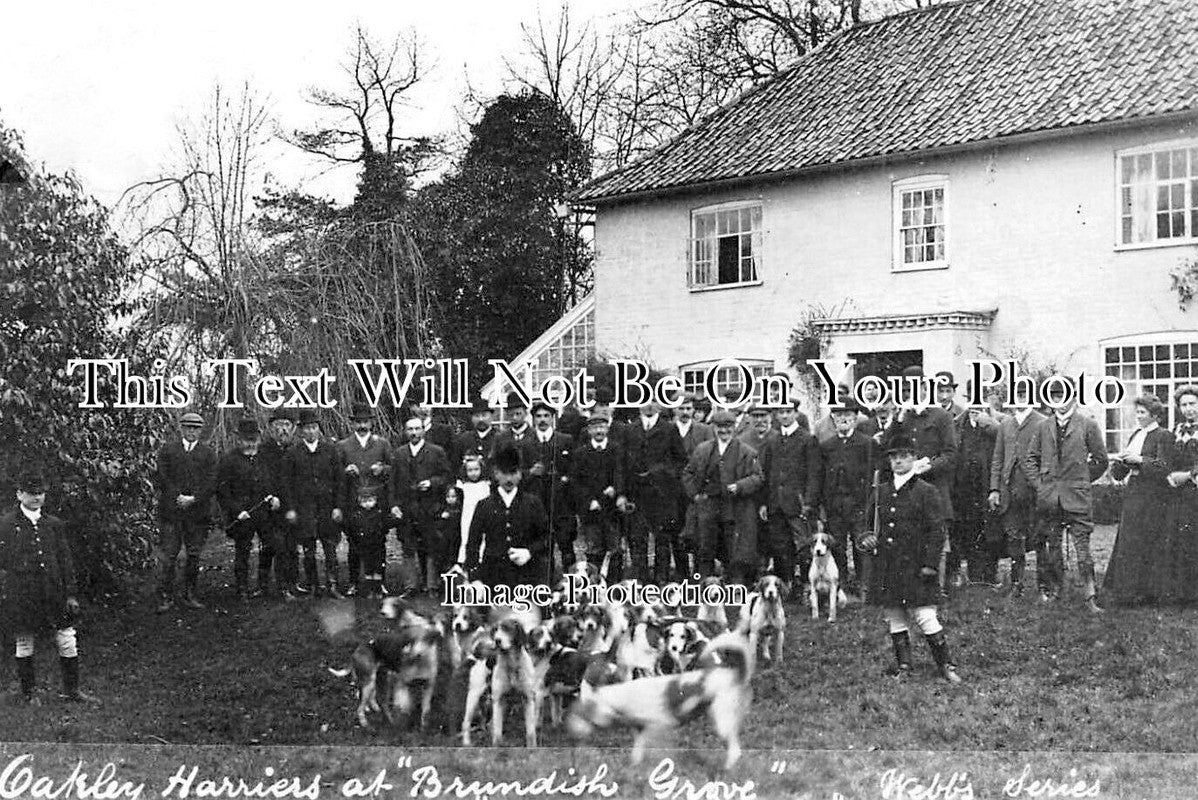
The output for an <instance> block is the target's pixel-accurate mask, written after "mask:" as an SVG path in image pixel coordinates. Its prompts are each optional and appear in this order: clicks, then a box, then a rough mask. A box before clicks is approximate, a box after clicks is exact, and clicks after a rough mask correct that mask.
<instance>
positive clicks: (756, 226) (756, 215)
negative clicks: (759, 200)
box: [753, 206, 761, 231]
mask: <svg viewBox="0 0 1198 800" xmlns="http://www.w3.org/2000/svg"><path fill="white" fill-rule="evenodd" d="M753 230H755V231H759V230H761V206H753Z"/></svg>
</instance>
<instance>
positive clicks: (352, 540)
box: [345, 533, 363, 586]
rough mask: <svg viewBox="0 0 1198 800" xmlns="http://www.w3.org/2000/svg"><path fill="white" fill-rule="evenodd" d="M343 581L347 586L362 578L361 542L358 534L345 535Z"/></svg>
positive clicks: (354, 584)
mask: <svg viewBox="0 0 1198 800" xmlns="http://www.w3.org/2000/svg"><path fill="white" fill-rule="evenodd" d="M345 541H346V553H345V583H346V585H347V586H357V585H358V581H360V580H361V579H362V563H363V559H362V542H361V538H360V537H358V536H351V535H349V534H348V533H347V534H346V536H345Z"/></svg>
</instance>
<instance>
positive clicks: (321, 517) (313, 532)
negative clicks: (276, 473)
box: [283, 408, 345, 598]
mask: <svg viewBox="0 0 1198 800" xmlns="http://www.w3.org/2000/svg"><path fill="white" fill-rule="evenodd" d="M299 422H300V424H299V431H300V441H298V442H296V443H295V444H294V445H292V447H291V449H290V450H289V451H288V452H287V455H286V457H285V458H284V460H283V476H284V484H285V486H286V492H287V493H286V495H285V496H284V498H283V505H284V506H285V507H286V508H287V515H286V518H287V522H289V523H290V524H291V530H290V534H291V538H290V540H289V542H288V545H287V546H288V548H289V549H290V550H291V552H293V553H294V552H295V548H296V546H299V547H301V548H302V549H303V551H304V580H305V584H304V585H300V584H296V587H295V592H296V593H298V594H309V593H312V594H317V595H318V594H320V584H319V582H318V581H317V574H316V543H317V542H318V541H319V542H320V548H321V550H322V551H323V552H324V565H325V584H326V587H327V589H328V593H329V595H330V596H332V597H337V598H339V597H341V592H340V591H339V590H338V589H337V571H338V570H337V545H338V543H339V541H340V539H341V520H342V512H341V503H342V502H344V499H345V465H344V464H342V463H341V454H340V453H339V452H338V451H337V446H336V445H335V444H333V443H332V442H330V441H328V440H327V439H325V438H323V437H322V436H321V431H320V415H319V414H318V413H317V411H316V409H314V408H305V409H303V410H302V411H300V420H299Z"/></svg>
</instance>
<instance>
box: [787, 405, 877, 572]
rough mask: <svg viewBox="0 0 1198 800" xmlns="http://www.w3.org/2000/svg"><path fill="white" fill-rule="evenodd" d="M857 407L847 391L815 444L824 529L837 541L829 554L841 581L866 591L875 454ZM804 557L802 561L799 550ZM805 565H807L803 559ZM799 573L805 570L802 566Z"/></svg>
mask: <svg viewBox="0 0 1198 800" xmlns="http://www.w3.org/2000/svg"><path fill="white" fill-rule="evenodd" d="M860 412H861V407H860V406H858V404H857V401H855V400H853V399H852V398H851V397H850V398H848V399H845V400H844V402H843V403H841V404H840V405H837V406H833V408H832V420H833V423H834V425H835V429H834V431H835V435H834V436H832V438H830V439H826V440H824V441H823V442H820V444H819V451H820V453H819V454H820V467H819V470H820V481H819V486H818V489H819V498H818V501H817V505H818V506H820V507H821V510H822V511H823V516H824V519H825V521H826V522H827V525H828V533H829V534H830V535H831V536H832V540H833V542H835V544H834V545H833V547H832V556H833V558H835V559H836V566H837V569H839V570H840V574H841V576H842V585H845V586H847V587H849V589H850V590H852V589H854V588H859V589H860V590H861V592H862V594H863V595H867V594H868V592H869V588H868V587H869V574H868V573H869V566H870V560H871V556H870V554H869V553H868V552H865V551H863V550H862V549H861V547H860V546H859V545H860V541H861V539H863V538H864V537H865V536H866V535H867V534H868V532H869V530H870V528H871V527H872V520H871V519H870V518H869V517H867V516H866V512H865V509H866V506H867V505H868V503H869V499H870V495H871V492H872V490H873V485H874V479H875V470H876V468H877V456H876V455H875V454H874V451H875V443H874V440H873V439H871V438H870V437H869V436H866V435H865V434H864V433H862V432H861V430H860V429H859V427H858V425H859V420H860ZM850 542H852V543H855V544H857V545H858V546H857V547H856V548H855V551H854V557H853V562H854V566H855V567H856V573H855V575H852V576H850V574H849V572H848V561H847V554H848V552H849V546H850ZM799 555H800V557H801V560H802V561H804V562H805V561H806V560H807V558H806V557H804V553H803V552H801V551H800V554H799ZM804 566H810V565H808V564H804ZM799 574H800V575H805V574H806V572H804V571H803V570H800V573H799Z"/></svg>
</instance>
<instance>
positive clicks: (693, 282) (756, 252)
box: [686, 199, 765, 292]
mask: <svg viewBox="0 0 1198 800" xmlns="http://www.w3.org/2000/svg"><path fill="white" fill-rule="evenodd" d="M746 210H747V211H749V212H750V222H749V224H750V228H749V230H748V231H743V230H738V234H739V235H742V236H743V235H745V234H746V233H747V234H748V236H749V237H750V249H751V254H750V256H749V258H750V259H751V260H752V261H751V266H750V269H751V270H752V272H751V275H750V277H748V278H746V277H745V276H744V274H743V271H744V265H743V264H737V274H738V276H740V278H741V279H740V280H738V281H729V282H728V283H719V282H718V280H719V270H720V267H719V245H718V244H716V242H718V240H719V238H720V234H719V231H718V219H719V216H718V215H719V214H726V213H728V212H731V211H737V212H740V211H746ZM753 210H756V211H757V225H758V227H757V228H755V229H754V228H753V227H752V224H753V220H752V211H753ZM704 216H711V217H713V222H715V223H716V227H717V230H716V234H715V235H714V236H706V237H703V239H700V237H698V236H697V235H696V227H697V221H698V218H699V217H704ZM764 218H765V207H764V203H762V201H761V200H759V199H758V200H737V201H734V202H731V203H719V204H716V205H710V206H704V207H702V208H694V209H691V213H690V230H689V232H688V237H687V255H686V285H687V288H689V289H690V290H691V291H692V292H710V291H715V290H719V289H732V288H737V287H742V286H760V285H761V254H762V247H763V244H764V241H765V219H764ZM726 235H727V234H726ZM700 242H703V243H705V244H706V245H707V246H708V247H710V248H711V251H710V252H709V254H708V255H709V256H710V258H708V259H703V261H704V262H706V263H707V267H706V269H707V271H708V273H709V274H713V275H714V277H715V279H716V281H717V282H715V283H712V282H711V281H710V280H709V281H707V282H700V281H699V280H698V278H699V269H700V266H699V265H700V259H698V258H697V251H698V250H699V248H700ZM744 258H745V257H744V256H743V255H742V256H740V260H742V261H743V260H744Z"/></svg>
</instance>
